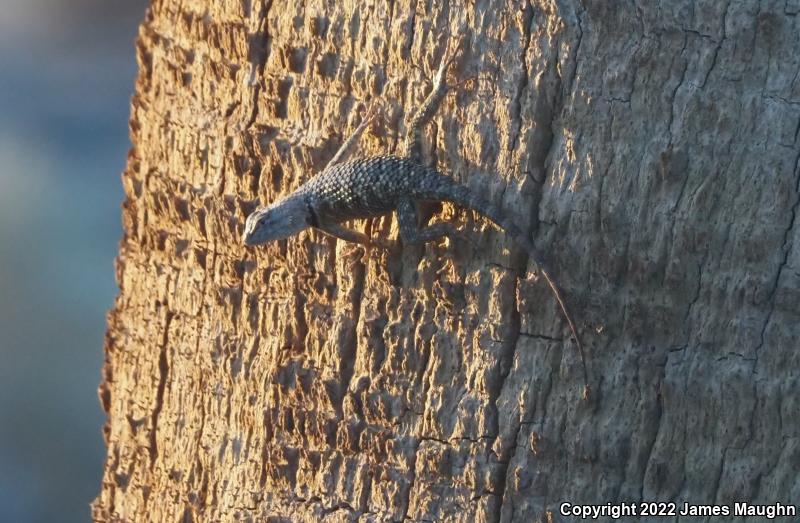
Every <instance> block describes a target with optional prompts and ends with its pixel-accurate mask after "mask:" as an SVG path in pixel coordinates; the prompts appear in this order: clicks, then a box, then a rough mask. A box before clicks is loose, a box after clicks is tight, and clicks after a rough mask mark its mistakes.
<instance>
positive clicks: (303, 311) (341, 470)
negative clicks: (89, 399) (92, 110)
mask: <svg viewBox="0 0 800 523" xmlns="http://www.w3.org/2000/svg"><path fill="white" fill-rule="evenodd" d="M306 4H307V5H300V4H298V3H296V2H294V1H283V0H260V1H259V0H256V1H249V0H248V1H242V2H232V1H231V2H207V1H206V2H203V1H201V0H185V1H183V2H178V1H176V0H153V4H152V6H151V7H150V9H149V11H148V13H147V17H146V19H145V21H144V23H143V24H142V27H141V31H140V37H139V41H138V47H137V49H138V58H139V64H140V74H139V78H138V81H137V83H136V94H135V96H134V99H133V104H132V116H131V136H132V141H133V148H132V150H131V153H130V156H129V159H128V165H127V168H126V171H125V173H124V176H123V184H124V187H125V190H126V195H127V197H126V200H125V203H124V205H123V216H124V226H125V234H124V238H123V240H122V243H121V245H120V254H119V258H118V264H117V279H118V282H119V285H120V289H121V290H120V295H119V297H118V298H117V301H116V305H115V307H114V310H113V311H112V312H111V314H110V316H109V329H108V336H107V343H106V357H107V361H106V365H105V376H104V382H103V384H102V386H101V388H100V396H101V401H102V404H103V407H104V408H105V410H106V412H107V413H108V423H107V425H106V428H105V434H106V441H107V444H108V457H107V461H106V467H105V475H104V479H103V485H102V491H101V493H100V495H99V497H98V498H97V500H96V501H95V504H94V507H93V510H94V512H93V515H94V518H95V519H96V520H98V521H116V520H125V521H136V520H138V521H145V520H153V521H162V520H163V521H176V520H178V519H181V518H182V520H183V521H231V520H234V519H237V520H252V521H261V520H264V519H267V518H268V517H275V518H276V519H275V520H283V519H286V520H292V521H317V520H331V521H354V520H360V521H388V520H394V521H398V520H403V519H404V518H408V519H410V520H414V521H421V520H437V521H438V520H460V521H497V520H501V521H525V522H527V521H551V520H556V521H562V520H563V521H566V520H571V519H572V518H571V517H567V516H564V515H562V513H561V509H562V507H561V505H562V503H565V502H568V503H572V504H580V503H596V504H603V503H609V502H610V503H619V502H623V501H624V502H640V501H656V502H674V503H677V504H678V507H677V508H678V509H679V508H680V506H681V505H682V504H683V503H684V502H690V503H704V504H711V503H718V504H730V508H731V510H733V505H732V504H733V502H735V501H747V502H753V503H774V502H782V503H794V504H798V503H800V480H799V479H798V476H797V470H798V467H800V395H798V392H800V387H798V365H800V352H798V342H797V340H798V338H799V337H800V332H799V330H798V319H800V248H799V247H798V246H800V241H798V234H799V233H798V231H800V227H795V226H794V225H795V216H796V213H797V210H798V202H799V201H800V200H799V198H800V188H799V187H798V183H800V171H799V169H798V159H799V158H800V141H798V132H799V131H800V74H799V72H798V71H800V36H798V35H800V16H798V14H800V2H798V1H797V0H780V1H779V2H776V1H765V2H755V1H744V2H742V1H734V0H731V1H729V2H728V3H723V2H714V1H710V2H689V1H688V0H687V1H685V2H677V1H664V2H658V3H653V2H650V3H646V2H645V3H636V4H632V5H626V6H624V7H623V6H621V5H619V6H617V5H616V4H615V3H614V2H606V1H603V0H591V1H589V0H584V1H583V2H581V1H579V0H551V1H544V2H541V3H536V4H535V5H530V4H528V3H519V2H517V3H514V4H513V5H512V4H511V3H510V2H502V1H494V2H490V1H477V2H470V3H467V5H461V4H459V5H458V6H456V5H450V6H449V7H448V6H447V5H441V3H439V2H411V1H408V0H386V1H383V0H374V1H370V2H355V1H351V0H343V1H342V2H320V1H309V2H307V3H306ZM459 27H463V28H464V29H462V30H461V34H464V35H465V37H466V39H465V43H464V49H465V52H464V54H463V56H462V58H461V59H460V61H459V63H458V65H457V66H456V67H455V70H454V71H453V74H452V77H453V78H456V77H457V78H459V79H464V78H468V77H470V76H473V75H476V74H479V75H480V77H479V78H478V80H477V81H474V82H471V83H466V84H465V85H464V86H462V87H461V88H460V89H459V91H458V92H457V93H456V94H455V95H451V96H449V97H448V98H447V100H446V101H445V103H444V105H443V106H442V109H441V110H440V111H439V113H438V115H437V117H436V118H435V122H436V124H435V125H432V126H430V128H429V129H428V130H427V136H428V143H429V144H430V151H429V154H428V157H429V158H430V159H431V161H432V162H435V163H436V165H438V167H439V168H440V169H442V170H443V171H445V172H448V173H450V174H452V175H453V176H454V177H455V178H457V179H459V180H461V181H463V182H464V183H466V184H468V185H470V186H471V187H473V188H475V189H476V190H479V191H481V192H483V193H484V194H485V195H486V196H487V197H488V198H491V199H493V200H494V201H496V202H500V203H501V204H502V206H503V208H504V209H505V210H506V212H508V213H509V214H511V215H512V216H513V217H515V219H516V220H517V221H518V222H520V223H522V224H524V225H525V226H526V227H528V228H529V230H530V234H531V235H532V236H533V237H534V238H535V239H536V243H537V245H538V246H539V248H540V249H541V250H542V252H543V253H545V254H546V257H547V258H548V259H549V260H550V263H551V265H552V267H553V268H554V271H555V273H556V277H557V279H558V280H559V281H560V283H561V285H562V287H563V288H564V290H565V293H566V295H567V297H568V299H569V301H570V302H571V304H572V308H573V310H574V313H575V316H576V319H577V321H578V323H579V327H580V331H581V333H582V337H583V338H584V342H585V343H586V345H587V366H588V373H589V381H590V385H591V390H592V392H591V394H590V396H589V398H588V399H586V400H584V399H582V397H581V391H582V389H583V374H582V371H581V364H580V358H579V355H578V352H577V350H576V346H575V344H574V343H573V342H572V341H571V340H570V338H569V335H568V329H567V325H566V323H565V322H564V321H563V318H562V317H561V315H560V313H559V309H558V307H557V305H556V302H555V300H554V299H553V298H552V296H551V294H550V292H549V289H548V288H547V285H546V283H545V282H544V279H543V278H541V277H540V276H539V275H538V273H537V270H536V266H535V264H534V263H533V262H532V261H530V260H529V259H528V258H527V257H526V256H525V255H524V253H521V252H520V251H519V249H517V248H516V247H514V245H513V243H512V242H511V241H510V240H509V239H507V238H506V237H505V235H504V234H503V233H502V232H501V231H497V230H496V229H494V228H493V227H492V226H490V225H489V224H488V222H486V221H485V220H483V219H482V218H480V217H478V216H477V215H475V214H474V213H471V212H467V211H464V210H462V209H458V208H455V207H451V206H449V205H444V206H439V207H431V208H429V209H428V211H429V212H428V214H430V215H431V216H432V220H446V221H450V222H453V223H455V224H456V225H457V226H458V227H459V228H460V229H462V230H463V231H464V235H465V238H466V239H467V241H462V240H456V241H453V242H451V241H441V242H435V243H432V244H428V245H426V246H425V247H418V248H412V247H406V248H404V249H403V251H402V255H401V256H399V257H392V256H390V255H387V254H386V253H384V252H381V251H376V250H370V251H366V252H365V250H364V249H363V248H361V247H359V246H356V245H352V244H347V243H344V242H341V241H336V240H333V239H331V238H329V237H327V236H324V235H322V234H321V233H318V232H313V231H307V232H304V233H301V234H300V235H298V236H296V237H293V238H290V239H288V240H285V241H279V242H275V243H272V244H269V245H266V246H262V247H260V248H256V249H248V248H245V247H244V246H243V245H242V243H241V240H240V235H241V233H242V228H243V223H244V219H245V217H246V215H247V214H248V213H249V212H250V211H251V210H252V209H253V208H254V206H255V205H256V204H258V203H259V202H261V203H268V202H271V201H274V200H275V199H277V198H279V197H280V196H282V195H285V194H287V193H289V192H291V191H292V190H294V189H295V188H296V187H298V185H299V184H301V183H302V182H304V181H306V180H308V179H309V177H311V176H312V175H313V174H314V173H316V172H318V171H319V170H320V169H321V168H322V167H323V166H324V165H325V163H326V162H327V160H328V159H329V158H330V157H331V156H332V155H333V153H334V151H335V150H336V148H337V147H338V145H339V144H340V143H341V141H342V140H344V139H345V138H346V137H347V136H348V135H349V133H350V132H352V130H353V129H354V128H355V126H356V125H357V124H358V122H359V121H360V120H359V118H360V116H359V114H360V109H361V107H362V105H365V104H367V103H368V102H369V101H370V100H375V99H377V100H379V101H380V104H382V107H383V110H384V116H385V123H384V125H383V126H382V127H381V128H379V129H375V130H373V132H372V133H371V134H369V133H368V135H367V136H365V137H364V138H363V139H362V145H361V153H362V154H364V155H368V154H378V153H389V152H399V151H400V145H399V144H400V142H399V140H398V138H399V137H402V136H403V135H404V130H405V124H404V122H405V121H406V119H407V118H408V116H409V114H410V113H411V112H412V111H413V110H414V108H415V107H417V106H418V105H419V104H420V102H421V100H422V99H423V98H424V96H425V95H426V94H427V90H428V89H429V87H430V83H429V82H428V80H427V79H426V77H430V76H432V74H433V71H434V70H435V68H436V66H437V64H438V60H439V58H440V56H441V54H442V52H443V49H444V45H445V41H444V38H443V35H445V34H446V33H447V32H448V31H451V32H452V33H454V34H455V33H458V32H459V30H458V28H459ZM354 226H355V227H356V228H358V229H359V230H361V231H364V232H367V233H368V234H371V235H373V236H375V237H394V236H396V234H397V230H396V229H397V226H396V222H395V221H394V219H393V218H392V217H387V218H380V219H374V220H369V221H362V222H356V223H355V224H354ZM606 519H607V518H606ZM639 519H640V518H639V517H631V518H629V520H639ZM641 519H642V520H651V519H655V518H647V517H642V518H641ZM731 519H734V518H733V515H732V514H731V517H720V518H719V520H720V521H728V520H731ZM745 519H746V520H748V521H760V520H762V519H763V518H759V517H754V518H750V519H747V518H745ZM601 520H603V518H601ZM712 520H715V519H714V518H712Z"/></svg>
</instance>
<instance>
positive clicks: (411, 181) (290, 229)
mask: <svg viewBox="0 0 800 523" xmlns="http://www.w3.org/2000/svg"><path fill="white" fill-rule="evenodd" d="M458 47H460V44H459V46H458ZM456 58H457V52H452V51H451V48H450V44H449V42H448V45H447V47H446V49H445V51H444V55H443V58H442V61H441V63H440V65H439V67H438V69H437V71H436V74H435V76H434V79H433V86H432V89H431V91H430V93H429V94H428V96H427V98H426V99H425V101H424V102H423V104H422V105H421V106H420V108H419V109H418V110H417V111H416V112H415V113H414V115H413V117H412V118H411V120H410V123H409V125H408V127H407V132H406V140H405V147H404V149H405V151H404V154H403V155H379V156H370V157H365V158H359V159H356V160H351V161H345V160H346V158H347V157H348V156H349V155H350V153H351V152H352V149H353V148H354V146H355V144H356V143H357V141H358V139H359V137H360V136H361V134H362V133H363V132H364V130H365V129H366V128H367V127H368V126H369V125H371V123H372V122H373V121H374V120H375V118H376V116H377V115H376V111H375V105H373V106H372V107H370V109H369V110H368V112H367V114H366V115H365V117H364V118H363V120H362V122H361V124H360V125H359V126H358V127H357V128H356V129H355V130H354V131H353V133H352V134H351V136H350V137H349V138H348V139H347V140H346V141H345V142H344V143H343V144H342V146H341V147H340V148H339V150H338V151H337V152H336V154H335V155H334V156H333V158H331V160H330V161H329V162H328V164H327V165H326V166H325V168H324V169H323V170H322V171H320V172H319V173H318V174H316V175H315V176H313V177H312V178H311V179H309V180H308V181H307V182H305V183H304V184H302V185H301V186H300V187H298V188H297V189H296V190H295V191H294V192H293V193H291V194H289V195H288V196H286V197H284V198H282V199H279V200H278V201H276V202H274V203H272V204H270V205H267V206H264V207H260V208H258V209H256V210H255V211H253V212H252V213H251V214H250V215H249V216H248V217H247V220H246V222H245V227H244V233H243V235H242V241H243V243H244V244H245V245H247V246H255V245H259V244H263V243H266V242H269V241H274V240H281V239H285V238H288V237H290V236H293V235H295V234H297V233H299V232H301V231H303V230H305V229H308V228H314V229H317V230H319V231H322V232H323V233H326V234H328V235H330V236H333V237H336V238H339V239H341V240H345V241H347V242H353V243H358V244H362V245H365V246H368V247H378V248H384V249H392V248H394V247H395V245H394V243H393V242H388V241H385V240H381V239H373V238H370V237H368V236H367V235H365V234H362V233H360V232H358V231H354V230H352V229H349V228H346V227H344V226H342V225H341V223H342V222H345V221H348V220H352V219H362V218H370V217H375V216H381V215H386V214H390V213H392V212H395V213H396V215H397V220H398V225H399V233H400V239H401V240H402V242H403V243H404V244H406V245H419V244H423V243H425V242H429V241H432V240H437V239H439V238H442V237H451V238H452V237H456V236H458V233H457V231H456V230H455V229H454V228H453V227H452V226H451V225H449V224H447V223H437V224H433V225H429V226H427V227H424V228H421V227H420V226H419V224H418V223H419V219H418V210H417V203H418V202H421V201H434V202H451V203H454V204H456V205H459V206H462V207H466V208H469V209H472V210H473V211H476V212H477V213H479V214H481V215H483V216H485V217H486V218H488V219H489V220H490V221H491V222H493V223H494V224H495V225H497V226H498V227H500V228H501V229H503V230H504V231H505V233H506V234H507V235H509V236H510V237H511V238H512V239H513V240H514V241H515V242H516V243H517V245H519V246H520V247H522V248H523V249H524V250H525V251H526V252H527V253H528V255H529V256H530V257H531V258H533V260H534V262H535V263H536V265H537V266H538V268H539V271H540V272H541V274H542V275H543V276H544V277H545V279H546V281H547V283H548V285H549V286H550V289H551V290H552V293H553V295H554V297H555V299H556V301H557V302H558V305H559V307H560V309H561V312H562V314H563V315H564V318H565V319H566V321H567V323H568V325H569V328H570V331H571V332H572V336H573V338H574V340H575V343H576V345H577V346H578V350H579V352H580V356H581V362H582V365H583V375H584V381H585V388H584V392H583V396H584V398H587V397H588V394H589V385H588V374H587V371H586V361H585V356H584V350H583V345H582V343H581V340H580V337H579V336H578V330H577V327H576V326H575V322H574V321H573V319H572V315H571V314H570V312H569V309H568V307H567V303H566V299H565V298H564V295H563V293H562V292H561V289H560V288H559V286H558V284H557V283H556V281H555V279H554V278H553V277H552V276H551V271H550V269H549V267H548V265H547V263H546V262H545V260H544V258H543V257H542V256H541V255H540V254H539V252H538V251H537V249H536V248H535V247H534V245H533V243H532V242H531V240H530V239H529V238H528V237H527V235H526V234H525V233H523V231H522V230H521V229H520V228H519V227H518V226H517V225H516V224H515V223H514V221H513V220H511V219H509V218H508V217H507V216H506V215H505V214H504V213H503V212H502V211H501V210H500V208H499V207H498V206H496V205H495V204H493V203H491V202H489V201H487V200H486V199H484V198H483V197H482V196H480V195H478V194H477V193H475V192H474V191H472V190H470V189H469V188H467V186H465V185H462V184H460V183H458V182H457V181H456V180H454V179H453V178H451V177H450V176H447V175H445V174H443V173H442V172H440V171H438V170H437V169H435V168H433V167H428V166H426V165H425V164H424V163H423V162H424V160H423V158H422V150H423V147H422V134H423V130H424V127H425V125H426V124H428V123H429V122H430V120H431V119H432V118H433V116H434V114H435V113H436V111H437V110H438V109H439V106H440V105H441V103H442V101H443V99H444V97H445V95H446V94H447V92H448V89H449V88H450V87H451V86H450V85H448V84H447V82H446V75H447V70H448V68H449V67H450V65H451V64H452V63H453V62H454V61H455V59H456Z"/></svg>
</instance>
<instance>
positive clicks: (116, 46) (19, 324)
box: [0, 0, 146, 522]
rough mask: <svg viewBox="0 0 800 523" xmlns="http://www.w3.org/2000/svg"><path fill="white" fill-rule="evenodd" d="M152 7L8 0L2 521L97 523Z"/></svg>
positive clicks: (1, 151)
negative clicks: (107, 345) (145, 36)
mask: <svg viewBox="0 0 800 523" xmlns="http://www.w3.org/2000/svg"><path fill="white" fill-rule="evenodd" d="M145 4H146V2H144V1H143V0H125V1H120V0H0V9H1V10H0V12H1V13H2V14H0V521H3V522H6V521H8V522H28V521H31V522H39V521H42V522H45V521H46V522H56V521H57V522H72V521H88V520H89V519H90V512H89V503H90V502H91V501H92V499H94V497H95V496H96V495H97V493H98V492H99V490H100V481H101V475H102V467H103V459H104V450H105V449H104V445H103V440H102V436H101V427H102V425H103V422H104V415H103V412H102V411H101V409H100V405H99V403H98V399H97V392H96V391H97V385H98V383H99V381H100V369H101V366H102V363H103V336H104V330H105V314H106V312H107V310H108V309H109V308H110V307H111V305H112V303H113V299H114V296H115V294H116V292H117V287H116V283H115V281H114V265H113V261H114V256H115V255H116V249H117V242H118V241H119V239H120V237H121V234H122V230H121V226H120V204H121V202H122V198H123V193H122V188H121V182H120V173H121V172H122V170H123V168H124V166H125V157H126V154H127V150H128V148H129V141H128V123H127V122H128V111H129V107H128V104H129V101H130V97H131V94H132V92H133V83H134V78H135V75H136V63H135V52H134V41H135V37H136V32H137V26H138V23H139V21H140V20H141V19H142V18H143V15H144V10H145Z"/></svg>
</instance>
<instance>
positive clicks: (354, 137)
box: [325, 103, 378, 169]
mask: <svg viewBox="0 0 800 523" xmlns="http://www.w3.org/2000/svg"><path fill="white" fill-rule="evenodd" d="M377 118H378V107H377V105H376V104H375V103H373V104H372V105H371V106H370V107H369V109H367V114H365V115H364V120H362V121H361V123H360V124H359V125H358V127H356V130H355V131H353V134H351V135H350V137H349V138H348V139H347V140H345V142H344V143H343V144H342V146H341V147H339V150H338V151H336V154H334V155H333V158H331V160H330V161H329V162H328V165H326V166H325V169H328V168H329V167H333V166H334V165H336V164H337V163H340V162H342V161H344V160H345V159H346V158H347V157H348V156H349V155H350V154H351V153H352V152H353V149H355V146H356V144H357V143H358V139H359V138H361V135H362V134H364V131H365V130H366V128H367V127H369V126H370V125H371V124H372V122H374V121H375V120H376V119H377Z"/></svg>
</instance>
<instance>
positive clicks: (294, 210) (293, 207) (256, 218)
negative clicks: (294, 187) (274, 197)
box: [242, 197, 311, 245]
mask: <svg viewBox="0 0 800 523" xmlns="http://www.w3.org/2000/svg"><path fill="white" fill-rule="evenodd" d="M309 226H311V214H310V212H309V210H308V205H307V204H306V202H305V200H304V199H302V198H298V197H289V198H286V199H283V200H279V201H277V202H275V203H273V204H272V205H268V206H267V207H262V208H260V209H256V210H255V211H253V213H252V214H250V216H248V217H247V221H246V222H245V226H244V234H243V235H242V242H244V244H245V245H260V244H262V243H266V242H269V241H272V240H282V239H284V238H288V237H289V236H292V235H294V234H297V233H299V232H300V231H302V230H303V229H306V228H308V227H309Z"/></svg>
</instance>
